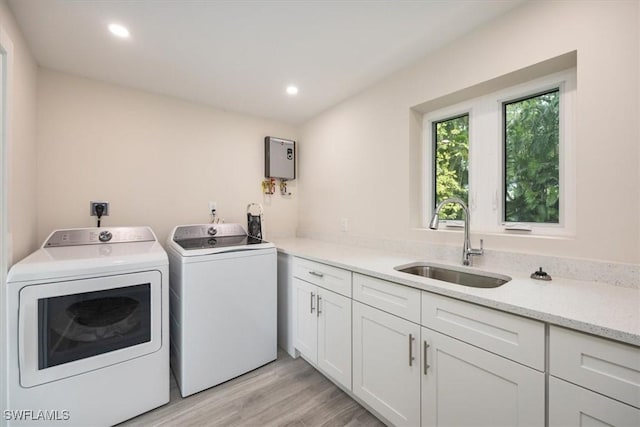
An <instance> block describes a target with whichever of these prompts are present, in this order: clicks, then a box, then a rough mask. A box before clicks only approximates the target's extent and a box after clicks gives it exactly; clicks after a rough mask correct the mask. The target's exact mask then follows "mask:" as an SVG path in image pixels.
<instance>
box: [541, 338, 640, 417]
mask: <svg viewBox="0 0 640 427" xmlns="http://www.w3.org/2000/svg"><path fill="white" fill-rule="evenodd" d="M549 372H550V373H551V375H553V376H556V377H558V378H562V379H565V380H567V381H570V382H572V383H574V384H578V385H581V386H583V387H585V388H588V389H590V390H593V391H596V392H598V393H602V394H604V395H607V396H610V397H612V398H614V399H617V400H620V401H621V402H624V403H628V404H629V405H633V406H635V407H636V408H640V348H638V347H634V346H632V345H628V344H622V343H618V342H615V341H610V340H607V339H604V338H598V337H594V336H591V335H587V334H583V333H581V332H576V331H571V330H568V329H564V328H560V327H557V326H551V329H550V334H549Z"/></svg>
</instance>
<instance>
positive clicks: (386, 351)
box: [353, 301, 420, 426]
mask: <svg viewBox="0 0 640 427" xmlns="http://www.w3.org/2000/svg"><path fill="white" fill-rule="evenodd" d="M419 342H420V326H419V325H417V324H415V323H412V322H409V321H407V320H404V319H401V318H399V317H396V316H394V315H391V314H388V313H385V312H383V311H381V310H377V309H375V308H372V307H369V306H367V305H364V304H361V303H359V302H356V301H354V302H353V393H354V394H355V395H356V396H357V397H359V398H360V399H362V400H363V401H364V402H365V403H367V404H368V405H369V406H370V407H371V408H372V409H374V410H375V411H377V412H378V413H379V414H380V415H382V416H383V417H384V418H386V419H387V420H388V421H389V422H391V423H392V424H394V425H396V426H418V425H420V349H419Z"/></svg>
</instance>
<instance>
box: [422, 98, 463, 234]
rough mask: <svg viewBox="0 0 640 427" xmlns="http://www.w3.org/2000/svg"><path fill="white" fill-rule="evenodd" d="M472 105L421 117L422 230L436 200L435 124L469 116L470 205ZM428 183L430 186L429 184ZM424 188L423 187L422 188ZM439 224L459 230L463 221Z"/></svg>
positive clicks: (441, 222)
mask: <svg viewBox="0 0 640 427" xmlns="http://www.w3.org/2000/svg"><path fill="white" fill-rule="evenodd" d="M472 110H473V108H472V105H471V104H470V103H468V102H463V103H460V104H456V105H453V106H450V107H445V108H442V109H439V110H437V111H434V112H433V113H429V114H425V115H424V116H423V120H422V124H423V136H424V138H423V148H424V150H423V153H425V155H424V156H423V165H424V167H423V168H422V169H423V172H424V173H423V174H422V184H423V185H424V186H425V187H426V188H425V190H426V191H423V192H422V197H423V200H422V212H423V213H424V214H423V215H422V228H428V227H429V221H430V220H431V217H432V216H433V213H434V212H435V208H436V206H435V200H436V179H435V178H436V176H435V174H436V161H437V159H436V144H435V137H436V134H435V124H436V123H438V122H442V121H446V120H451V119H454V118H457V117H462V116H466V115H468V116H469V192H468V196H469V204H471V191H472V179H471V174H472V170H473V165H472V163H471V150H472V145H473V144H472V143H471V140H472V134H473V127H472V125H471V120H472V119H471V118H472V115H473V111H472ZM429 182H430V184H429ZM423 188H424V187H423ZM439 222H440V224H441V225H442V226H444V227H447V228H461V227H464V221H462V220H451V219H441V220H440V221H439Z"/></svg>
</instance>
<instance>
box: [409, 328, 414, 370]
mask: <svg viewBox="0 0 640 427" xmlns="http://www.w3.org/2000/svg"><path fill="white" fill-rule="evenodd" d="M414 340H415V338H414V337H413V334H409V366H412V364H413V361H414V360H415V357H413V341H414Z"/></svg>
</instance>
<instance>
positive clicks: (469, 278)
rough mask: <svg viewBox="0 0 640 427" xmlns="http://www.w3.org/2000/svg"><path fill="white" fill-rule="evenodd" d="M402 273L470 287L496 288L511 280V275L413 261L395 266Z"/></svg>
mask: <svg viewBox="0 0 640 427" xmlns="http://www.w3.org/2000/svg"><path fill="white" fill-rule="evenodd" d="M395 269H396V270H398V271H400V272H402V273H408V274H413V275H415V276H422V277H428V278H430V279H435V280H442V281H443V282H449V283H455V284H457V285H463V286H470V287H472V288H497V287H498V286H502V285H504V284H505V283H507V282H508V281H510V280H511V277H509V276H504V275H502V274H493V273H484V272H482V273H480V272H475V271H474V272H471V271H464V270H462V269H461V270H454V269H452V268H448V267H444V266H440V265H436V264H430V263H426V262H414V263H412V264H406V265H400V266H398V267H395Z"/></svg>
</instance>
